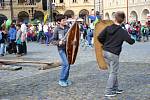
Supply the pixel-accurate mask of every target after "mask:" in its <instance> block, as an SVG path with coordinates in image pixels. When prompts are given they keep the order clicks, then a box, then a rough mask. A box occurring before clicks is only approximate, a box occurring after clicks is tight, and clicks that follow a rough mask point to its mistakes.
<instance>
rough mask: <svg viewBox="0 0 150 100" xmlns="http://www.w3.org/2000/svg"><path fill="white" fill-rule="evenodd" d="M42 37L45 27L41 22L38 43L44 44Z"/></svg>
mask: <svg viewBox="0 0 150 100" xmlns="http://www.w3.org/2000/svg"><path fill="white" fill-rule="evenodd" d="M42 35H43V26H42V24H41V23H40V22H39V24H38V35H37V42H40V43H41V42H42Z"/></svg>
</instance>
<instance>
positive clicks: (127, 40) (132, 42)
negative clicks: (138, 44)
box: [123, 31, 135, 45]
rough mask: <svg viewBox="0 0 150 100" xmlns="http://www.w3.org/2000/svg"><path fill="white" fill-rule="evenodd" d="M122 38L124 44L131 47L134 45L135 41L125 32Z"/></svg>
mask: <svg viewBox="0 0 150 100" xmlns="http://www.w3.org/2000/svg"><path fill="white" fill-rule="evenodd" d="M123 38H124V40H125V41H126V42H128V43H129V44H131V45H132V44H134V43H135V40H134V39H132V38H131V36H130V35H129V34H128V33H127V32H126V31H125V32H124V36H123Z"/></svg>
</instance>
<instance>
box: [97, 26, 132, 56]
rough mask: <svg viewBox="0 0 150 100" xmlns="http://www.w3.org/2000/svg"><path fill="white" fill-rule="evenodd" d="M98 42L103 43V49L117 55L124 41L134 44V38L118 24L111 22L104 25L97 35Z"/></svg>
mask: <svg viewBox="0 0 150 100" xmlns="http://www.w3.org/2000/svg"><path fill="white" fill-rule="evenodd" d="M98 40H99V42H101V43H102V44H103V49H104V50H105V51H108V52H111V53H113V54H116V55H119V54H120V52H121V50H122V44H123V42H124V41H126V42H128V43H129V44H134V43H135V40H134V39H132V38H131V37H130V35H129V34H128V32H127V31H126V30H124V29H122V27H121V26H120V25H116V24H113V25H111V26H108V27H106V28H105V29H104V30H103V31H102V32H101V33H100V34H99V36H98Z"/></svg>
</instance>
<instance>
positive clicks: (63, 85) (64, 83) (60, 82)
mask: <svg viewBox="0 0 150 100" xmlns="http://www.w3.org/2000/svg"><path fill="white" fill-rule="evenodd" d="M58 84H59V85H60V86H62V87H66V86H68V83H67V82H65V81H59V83H58Z"/></svg>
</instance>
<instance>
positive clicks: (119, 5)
mask: <svg viewBox="0 0 150 100" xmlns="http://www.w3.org/2000/svg"><path fill="white" fill-rule="evenodd" d="M103 3H104V4H103V5H104V6H103V7H104V8H103V9H104V19H113V17H114V13H115V12H116V11H124V12H125V14H126V21H128V22H130V21H141V22H142V24H144V23H145V22H146V21H147V20H149V19H148V14H149V13H150V0H103Z"/></svg>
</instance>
